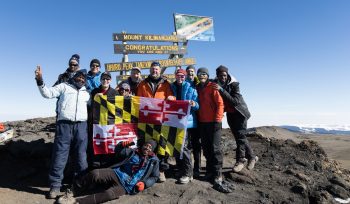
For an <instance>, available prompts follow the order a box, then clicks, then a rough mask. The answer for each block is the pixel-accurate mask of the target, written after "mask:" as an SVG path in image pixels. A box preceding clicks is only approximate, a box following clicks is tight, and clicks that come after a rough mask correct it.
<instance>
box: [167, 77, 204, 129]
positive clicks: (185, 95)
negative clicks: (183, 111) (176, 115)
mask: <svg viewBox="0 0 350 204" xmlns="http://www.w3.org/2000/svg"><path fill="white" fill-rule="evenodd" d="M171 89H172V91H173V93H174V96H175V97H176V100H192V101H194V102H195V103H196V105H195V106H194V107H192V106H191V114H190V115H189V116H188V120H187V128H195V127H197V116H196V111H197V110H198V109H199V104H198V93H197V90H196V89H195V88H193V87H191V84H190V83H189V82H187V81H184V82H183V83H182V84H181V96H177V91H178V90H177V89H178V86H177V85H176V81H175V82H173V83H171Z"/></svg>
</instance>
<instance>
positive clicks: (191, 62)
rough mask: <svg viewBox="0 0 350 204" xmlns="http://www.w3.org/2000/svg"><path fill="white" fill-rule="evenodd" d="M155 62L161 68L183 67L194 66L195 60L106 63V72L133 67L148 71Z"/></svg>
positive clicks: (177, 59) (178, 59) (176, 59)
mask: <svg viewBox="0 0 350 204" xmlns="http://www.w3.org/2000/svg"><path fill="white" fill-rule="evenodd" d="M154 61H157V62H159V63H160V65H161V66H162V67H177V66H184V65H186V66H187V65H194V64H196V60H195V59H194V58H175V59H164V60H149V61H135V62H124V63H106V64H105V68H106V71H109V72H115V71H122V70H126V71H127V70H131V69H132V68H133V67H138V68H140V69H148V68H150V67H151V64H152V62H154Z"/></svg>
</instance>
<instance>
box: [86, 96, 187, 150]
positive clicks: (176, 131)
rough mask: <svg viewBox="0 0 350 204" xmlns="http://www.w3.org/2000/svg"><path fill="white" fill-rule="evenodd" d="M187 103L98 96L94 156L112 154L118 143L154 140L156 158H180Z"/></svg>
mask: <svg viewBox="0 0 350 204" xmlns="http://www.w3.org/2000/svg"><path fill="white" fill-rule="evenodd" d="M189 114H190V104H189V102H188V101H169V100H160V99H154V98H145V97H138V96H132V97H123V96H113V97H110V96H106V95H103V96H100V95H96V96H95V98H94V101H93V126H94V127H93V147H94V152H95V154H109V153H114V147H115V145H116V144H118V143H119V142H121V141H133V142H135V144H138V143H139V144H142V143H143V142H144V141H147V140H149V139H154V140H156V141H157V142H158V154H160V155H165V154H166V153H167V154H169V155H170V156H180V155H181V154H182V149H183V144H184V141H185V138H186V129H187V128H186V127H187V116H188V115H189Z"/></svg>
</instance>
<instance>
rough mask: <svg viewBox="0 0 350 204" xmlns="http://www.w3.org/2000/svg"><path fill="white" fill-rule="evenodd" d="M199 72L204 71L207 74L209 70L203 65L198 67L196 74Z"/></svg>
mask: <svg viewBox="0 0 350 204" xmlns="http://www.w3.org/2000/svg"><path fill="white" fill-rule="evenodd" d="M199 73H206V74H207V75H208V76H209V71H208V69H207V68H205V67H201V68H199V69H198V71H197V76H199Z"/></svg>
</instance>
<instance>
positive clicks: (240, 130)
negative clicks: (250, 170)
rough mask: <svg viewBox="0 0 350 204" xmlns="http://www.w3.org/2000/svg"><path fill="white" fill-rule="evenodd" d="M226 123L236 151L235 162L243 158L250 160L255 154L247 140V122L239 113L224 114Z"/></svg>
mask: <svg viewBox="0 0 350 204" xmlns="http://www.w3.org/2000/svg"><path fill="white" fill-rule="evenodd" d="M226 117H227V123H228V125H229V126H230V129H231V131H232V134H233V135H234V137H235V140H236V144H237V149H236V161H237V162H238V161H239V160H241V159H243V158H247V159H252V158H254V157H255V154H254V152H253V150H252V148H251V146H250V144H249V142H248V140H247V137H246V132H247V120H246V118H245V117H244V116H243V115H241V114H240V113H239V112H237V111H236V112H233V113H226Z"/></svg>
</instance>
